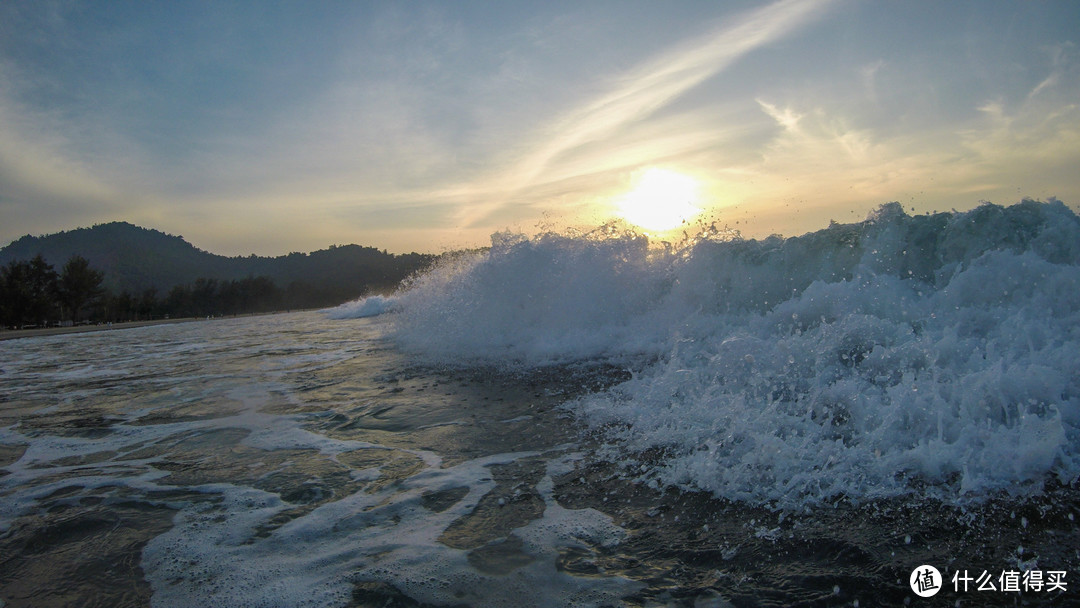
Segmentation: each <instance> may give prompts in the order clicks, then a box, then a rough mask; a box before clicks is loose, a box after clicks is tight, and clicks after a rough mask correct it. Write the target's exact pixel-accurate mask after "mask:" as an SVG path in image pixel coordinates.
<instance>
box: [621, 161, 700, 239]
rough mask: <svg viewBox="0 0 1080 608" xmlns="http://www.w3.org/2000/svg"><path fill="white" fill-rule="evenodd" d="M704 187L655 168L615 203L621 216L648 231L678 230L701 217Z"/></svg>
mask: <svg viewBox="0 0 1080 608" xmlns="http://www.w3.org/2000/svg"><path fill="white" fill-rule="evenodd" d="M699 190H700V184H699V183H698V181H697V180H696V179H694V178H692V177H690V176H688V175H684V174H682V173H678V172H676V171H671V170H670V169H660V168H657V167H653V168H650V169H647V170H646V171H645V172H644V173H642V174H641V177H639V178H638V180H637V185H636V186H635V187H634V189H633V190H631V191H630V192H628V193H626V194H625V195H624V196H623V197H622V198H620V199H618V200H617V201H616V203H615V205H616V207H617V210H618V211H617V213H618V215H619V217H621V218H623V219H624V220H626V221H627V222H630V223H631V224H634V225H635V226H639V227H641V228H644V229H646V230H653V231H657V232H664V231H668V230H673V229H675V228H678V227H679V226H680V225H682V224H683V223H685V222H688V221H690V220H692V219H693V218H695V217H697V216H698V215H700V214H701V211H702V209H701V208H700V207H698V206H697V205H698V203H699V202H700V201H699V199H700V195H699Z"/></svg>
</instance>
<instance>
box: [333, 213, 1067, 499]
mask: <svg viewBox="0 0 1080 608" xmlns="http://www.w3.org/2000/svg"><path fill="white" fill-rule="evenodd" d="M379 298H380V299H378V300H372V299H368V300H364V301H360V302H357V303H353V304H351V305H348V306H349V307H345V308H341V309H338V310H337V311H335V313H334V314H335V315H337V316H338V317H348V316H368V315H370V314H376V313H382V312H388V311H389V312H390V315H389V316H388V321H389V322H390V323H391V324H392V327H393V329H392V332H391V335H392V336H393V337H394V338H395V339H396V341H397V342H398V343H399V344H400V346H401V347H402V348H403V349H406V350H407V351H410V352H413V353H416V354H417V355H420V356H422V357H424V358H426V359H428V360H430V361H433V362H441V363H453V364H462V363H465V364H468V363H475V364H482V365H492V364H495V365H501V366H510V367H515V368H521V367H526V368H528V367H538V366H548V365H553V364H562V363H567V362H578V361H592V360H596V361H603V362H605V363H612V362H614V363H616V364H619V365H623V366H626V367H628V368H629V369H630V370H631V371H632V376H631V377H630V379H629V380H627V381H625V382H621V383H619V384H617V385H615V386H613V387H612V388H610V389H607V390H604V391H601V392H597V393H593V394H590V395H588V396H586V397H583V398H579V399H576V400H574V401H573V402H571V403H568V404H567V407H568V408H569V409H570V410H571V411H573V412H574V413H575V414H576V415H577V416H579V418H580V419H581V420H583V421H584V422H585V423H587V424H588V425H589V427H590V428H592V429H595V430H597V431H598V433H599V436H600V437H602V438H603V439H604V440H605V441H606V443H607V445H608V449H609V450H611V451H610V452H609V455H610V456H611V457H613V458H618V459H620V460H621V461H622V462H623V464H624V465H625V466H626V468H627V470H628V471H629V472H632V474H633V475H634V476H636V477H640V478H641V479H643V480H645V481H647V482H648V483H651V484H658V485H673V486H678V487H684V488H691V489H698V490H705V491H708V492H711V493H712V494H714V495H716V496H718V497H722V498H727V499H732V500H739V501H745V502H748V503H751V504H765V505H770V506H777V507H781V508H798V507H801V506H807V505H812V504H815V503H820V502H822V501H826V500H834V499H837V498H847V499H850V500H864V499H874V498H879V497H890V496H898V495H906V494H911V493H920V494H924V495H928V496H933V497H936V498H941V499H943V500H946V501H952V502H955V501H962V500H968V499H976V500H978V499H980V498H982V497H986V496H989V495H992V494H993V493H996V492H1000V491H1006V492H1011V493H1018V494H1030V493H1036V492H1039V491H1040V490H1041V489H1042V487H1043V485H1044V484H1045V483H1047V482H1048V480H1056V481H1057V482H1060V483H1072V482H1075V481H1076V480H1077V478H1078V476H1080V220H1078V218H1077V216H1076V215H1075V214H1074V213H1073V212H1072V211H1071V210H1070V209H1069V208H1068V207H1066V206H1065V205H1064V204H1062V203H1061V202H1059V201H1056V200H1051V201H1050V202H1048V203H1042V202H1036V201H1030V200H1025V201H1023V202H1021V203H1018V204H1016V205H1013V206H1011V207H1000V206H997V205H992V204H989V203H986V204H983V205H981V206H979V207H977V208H975V209H973V210H971V211H968V212H953V213H938V214H933V215H923V216H909V215H907V214H905V213H904V211H903V209H902V207H901V206H900V205H899V204H897V203H890V204H887V205H884V206H882V207H881V208H879V209H878V210H877V211H875V212H874V213H873V214H871V216H870V217H868V218H867V219H866V220H865V221H863V222H859V223H853V224H832V225H831V226H829V227H828V228H826V229H824V230H820V231H817V232H813V233H809V234H806V235H804V236H800V237H792V238H781V237H770V238H767V239H763V240H743V239H739V238H709V237H708V236H706V237H705V238H699V239H697V240H695V241H694V242H692V243H689V244H687V245H686V246H685V247H682V248H678V249H666V250H657V249H655V248H650V246H649V243H648V241H647V240H646V239H645V238H644V237H642V236H639V235H636V234H630V233H623V234H609V235H605V237H604V238H599V237H597V236H596V235H586V236H568V235H557V234H544V235H540V236H536V237H531V238H530V237H525V236H522V235H517V234H507V233H503V234H498V235H495V237H494V238H493V244H492V247H491V248H490V249H489V250H487V251H484V252H481V253H476V254H471V255H461V256H458V257H456V258H454V259H449V260H446V261H444V262H443V263H442V264H441V265H439V266H437V267H436V268H435V269H433V270H432V271H430V272H428V273H426V274H424V275H422V276H419V277H417V278H415V279H414V280H412V281H411V282H409V283H408V284H407V285H405V286H404V287H403V288H402V289H401V290H400V291H399V292H398V293H397V294H395V295H394V296H392V297H390V298H382V297H381V296H380V297H379ZM645 454H648V457H647V458H646V457H644V456H643V455H645Z"/></svg>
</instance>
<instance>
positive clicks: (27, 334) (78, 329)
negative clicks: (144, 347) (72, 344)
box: [0, 317, 218, 340]
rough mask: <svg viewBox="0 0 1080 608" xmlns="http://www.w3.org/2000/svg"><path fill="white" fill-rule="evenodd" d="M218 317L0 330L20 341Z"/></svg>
mask: <svg viewBox="0 0 1080 608" xmlns="http://www.w3.org/2000/svg"><path fill="white" fill-rule="evenodd" d="M215 318H218V317H212V318H206V317H180V318H177V319H151V320H148V321H124V322H121V323H112V324H106V323H102V324H100V325H76V326H73V327H40V328H37V329H0V340H18V339H19V338H40V337H42V336H59V335H64V334H83V333H90V332H95V331H115V330H120V329H134V328H136V327H147V326H149V325H166V324H168V323H190V322H192V321H210V320H213V319H215Z"/></svg>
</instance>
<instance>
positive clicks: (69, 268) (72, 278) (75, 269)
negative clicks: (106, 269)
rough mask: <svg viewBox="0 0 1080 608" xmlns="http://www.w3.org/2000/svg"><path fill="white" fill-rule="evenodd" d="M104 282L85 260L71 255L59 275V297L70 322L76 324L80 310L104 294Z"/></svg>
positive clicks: (99, 273)
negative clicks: (102, 284) (102, 283)
mask: <svg viewBox="0 0 1080 608" xmlns="http://www.w3.org/2000/svg"><path fill="white" fill-rule="evenodd" d="M103 280H105V274H104V273H103V272H100V271H97V270H94V269H93V268H90V262H89V261H87V260H86V258H84V257H82V256H78V255H73V256H71V258H69V259H68V261H67V263H66V264H64V269H63V271H61V273H60V283H59V296H60V302H61V303H62V304H63V305H64V308H65V309H66V312H67V314H70V315H71V320H72V321H74V322H76V323H78V322H79V318H80V314H81V312H82V309H83V307H84V306H86V305H92V304H94V303H95V301H96V300H97V299H98V298H99V297H101V295H102V294H103V293H104V292H105V290H104V289H102V288H101V282H102V281H103Z"/></svg>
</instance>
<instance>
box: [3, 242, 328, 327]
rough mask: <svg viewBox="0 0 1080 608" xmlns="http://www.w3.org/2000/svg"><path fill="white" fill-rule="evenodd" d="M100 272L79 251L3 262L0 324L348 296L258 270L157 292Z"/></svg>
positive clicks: (308, 302) (299, 304) (172, 313)
mask: <svg viewBox="0 0 1080 608" xmlns="http://www.w3.org/2000/svg"><path fill="white" fill-rule="evenodd" d="M104 278H105V275H104V273H103V272H101V271H99V270H96V269H94V268H91V266H90V263H89V262H88V261H87V260H86V259H85V258H83V257H82V256H79V255H73V256H71V257H70V258H69V259H68V260H67V262H66V263H65V264H64V266H63V268H61V270H60V271H59V272H57V271H56V269H55V268H54V267H53V266H52V265H51V264H49V263H47V262H46V261H45V259H44V258H43V257H42V256H41V255H37V256H35V257H34V258H32V259H30V260H18V261H12V262H9V263H8V264H6V265H4V266H2V267H0V325H2V326H4V327H8V328H14V329H17V328H29V327H50V326H57V325H73V324H80V323H106V322H122V321H143V320H150V319H164V318H179V317H192V316H199V317H203V316H221V315H238V314H249V313H260V312H273V311H279V310H290V309H300V308H316V307H323V306H331V305H334V304H338V303H340V302H342V301H344V299H347V298H344V299H343V298H342V294H341V293H340V290H338V289H326V288H321V289H320V288H319V287H317V286H314V285H310V284H306V283H304V282H301V281H294V282H293V283H290V284H289V285H288V286H287V287H286V288H284V289H283V288H280V287H278V286H277V285H276V284H275V283H274V281H273V280H271V279H270V278H267V277H265V276H258V277H248V278H245V279H240V280H219V279H212V278H199V279H196V280H195V281H194V282H193V283H190V284H186V285H176V286H174V287H173V288H172V289H170V290H169V291H168V292H167V293H165V294H163V295H159V293H158V290H157V289H156V288H149V289H145V290H143V291H141V292H139V293H131V292H129V291H127V290H123V291H120V292H119V293H112V292H110V291H109V290H107V289H105V288H104V287H103V286H102V282H103V281H104Z"/></svg>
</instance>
